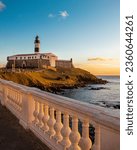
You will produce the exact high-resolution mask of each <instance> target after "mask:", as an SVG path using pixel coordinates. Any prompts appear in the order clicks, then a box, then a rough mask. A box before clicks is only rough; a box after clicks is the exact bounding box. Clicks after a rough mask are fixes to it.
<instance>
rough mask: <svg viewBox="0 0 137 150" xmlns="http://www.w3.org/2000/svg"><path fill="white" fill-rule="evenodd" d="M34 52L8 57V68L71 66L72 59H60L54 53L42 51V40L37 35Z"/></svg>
mask: <svg viewBox="0 0 137 150" xmlns="http://www.w3.org/2000/svg"><path fill="white" fill-rule="evenodd" d="M34 44H35V47H34V53H32V54H17V55H12V56H8V57H7V61H8V62H7V65H6V68H23V69H26V68H47V67H48V66H51V67H56V68H59V67H61V68H71V67H72V66H73V65H72V59H71V60H58V57H57V56H56V55H55V54H53V53H40V40H39V37H38V36H36V38H35V41H34Z"/></svg>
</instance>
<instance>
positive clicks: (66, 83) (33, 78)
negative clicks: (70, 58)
mask: <svg viewBox="0 0 137 150" xmlns="http://www.w3.org/2000/svg"><path fill="white" fill-rule="evenodd" d="M0 78H2V79H5V80H10V81H13V82H16V83H18V84H23V85H26V86H30V87H37V88H39V89H42V90H46V91H50V92H54V91H59V90H61V89H63V88H77V87H81V86H84V85H85V84H87V83H93V84H105V83H107V81H105V80H102V79H98V78H97V77H96V76H94V75H92V74H90V73H89V72H88V71H85V70H82V69H79V68H73V69H71V70H64V69H60V70H57V71H53V70H49V69H44V70H41V71H32V70H30V71H25V72H20V73H19V72H0Z"/></svg>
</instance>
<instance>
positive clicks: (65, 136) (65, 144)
mask: <svg viewBox="0 0 137 150" xmlns="http://www.w3.org/2000/svg"><path fill="white" fill-rule="evenodd" d="M70 132H71V129H70V127H69V115H68V114H67V113H65V114H64V115H63V128H62V129H61V134H62V136H63V140H62V141H61V144H62V145H63V147H64V150H66V149H67V148H68V147H69V146H70V144H71V142H70V140H69V135H70Z"/></svg>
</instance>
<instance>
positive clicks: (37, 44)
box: [34, 36, 40, 54]
mask: <svg viewBox="0 0 137 150" xmlns="http://www.w3.org/2000/svg"><path fill="white" fill-rule="evenodd" d="M34 44H35V48H34V52H35V54H37V53H39V52H40V40H39V36H36V38H35V41H34Z"/></svg>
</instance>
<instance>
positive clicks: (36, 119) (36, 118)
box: [33, 100, 39, 125]
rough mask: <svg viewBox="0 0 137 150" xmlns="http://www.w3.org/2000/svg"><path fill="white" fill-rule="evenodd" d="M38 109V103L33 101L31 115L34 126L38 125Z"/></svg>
mask: <svg viewBox="0 0 137 150" xmlns="http://www.w3.org/2000/svg"><path fill="white" fill-rule="evenodd" d="M38 108H39V106H38V102H37V101H36V100H35V111H34V112H33V115H34V117H35V119H34V121H33V123H34V124H35V125H36V124H37V123H38V113H39V112H38Z"/></svg>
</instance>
